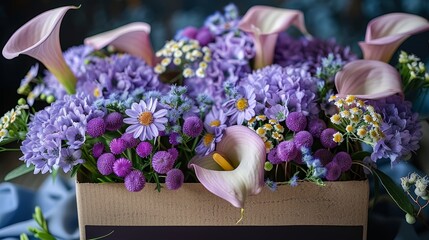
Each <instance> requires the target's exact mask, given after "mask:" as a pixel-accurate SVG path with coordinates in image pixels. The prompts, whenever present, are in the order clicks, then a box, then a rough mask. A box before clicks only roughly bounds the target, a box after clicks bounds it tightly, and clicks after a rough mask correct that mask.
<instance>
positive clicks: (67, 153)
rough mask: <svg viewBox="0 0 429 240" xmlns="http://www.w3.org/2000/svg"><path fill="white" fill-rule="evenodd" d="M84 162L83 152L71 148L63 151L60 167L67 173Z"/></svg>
mask: <svg viewBox="0 0 429 240" xmlns="http://www.w3.org/2000/svg"><path fill="white" fill-rule="evenodd" d="M84 162H85V160H83V159H82V151H81V150H75V149H73V148H71V147H68V148H62V149H61V156H60V162H59V163H58V166H59V167H61V168H62V169H63V171H64V172H65V173H67V172H69V171H70V170H71V168H72V167H73V166H75V165H77V164H81V163H84Z"/></svg>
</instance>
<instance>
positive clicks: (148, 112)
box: [124, 98, 168, 141]
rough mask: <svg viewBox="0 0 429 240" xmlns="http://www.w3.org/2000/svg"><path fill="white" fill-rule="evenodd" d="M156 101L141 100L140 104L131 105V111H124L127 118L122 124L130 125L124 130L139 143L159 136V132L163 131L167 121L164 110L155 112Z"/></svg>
mask: <svg viewBox="0 0 429 240" xmlns="http://www.w3.org/2000/svg"><path fill="white" fill-rule="evenodd" d="M157 103H158V100H157V99H155V100H153V99H152V98H150V100H149V102H145V101H143V100H141V101H140V103H138V104H137V103H133V104H132V105H131V109H127V110H125V113H126V114H127V115H128V116H129V118H125V119H124V123H126V124H130V125H131V126H129V127H128V128H127V129H126V132H127V133H133V134H134V137H135V138H140V140H141V141H144V140H152V139H154V138H156V137H157V136H158V135H159V131H164V130H165V124H166V123H167V121H168V119H167V118H166V117H164V116H165V115H167V110H166V109H159V110H158V111H157Z"/></svg>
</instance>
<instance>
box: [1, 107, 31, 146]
mask: <svg viewBox="0 0 429 240" xmlns="http://www.w3.org/2000/svg"><path fill="white" fill-rule="evenodd" d="M28 108H29V107H28V105H27V104H23V105H17V106H16V107H15V108H13V109H12V110H10V111H8V112H6V113H5V114H4V115H3V117H1V118H0V142H2V141H3V140H4V139H5V138H7V137H10V134H12V135H13V129H12V132H9V130H10V129H9V128H11V125H12V124H13V123H15V121H17V119H18V117H19V116H21V114H22V112H23V110H26V109H28Z"/></svg>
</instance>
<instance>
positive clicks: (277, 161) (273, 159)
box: [267, 148, 283, 164]
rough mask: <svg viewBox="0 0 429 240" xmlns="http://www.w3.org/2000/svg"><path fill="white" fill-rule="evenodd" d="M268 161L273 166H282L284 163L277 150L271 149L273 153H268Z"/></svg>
mask: <svg viewBox="0 0 429 240" xmlns="http://www.w3.org/2000/svg"><path fill="white" fill-rule="evenodd" d="M267 158H268V161H270V163H272V164H280V163H283V161H282V159H280V157H279V156H278V154H277V148H273V149H271V151H270V152H269V153H268V156H267Z"/></svg>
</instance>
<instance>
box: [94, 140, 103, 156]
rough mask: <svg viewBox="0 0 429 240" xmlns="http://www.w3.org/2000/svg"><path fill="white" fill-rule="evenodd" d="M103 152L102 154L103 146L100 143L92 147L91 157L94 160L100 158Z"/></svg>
mask: <svg viewBox="0 0 429 240" xmlns="http://www.w3.org/2000/svg"><path fill="white" fill-rule="evenodd" d="M103 152H104V144H103V143H101V142H98V143H96V144H94V146H93V147H92V156H93V157H94V158H98V157H100V156H101V154H103Z"/></svg>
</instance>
